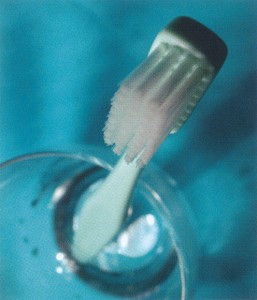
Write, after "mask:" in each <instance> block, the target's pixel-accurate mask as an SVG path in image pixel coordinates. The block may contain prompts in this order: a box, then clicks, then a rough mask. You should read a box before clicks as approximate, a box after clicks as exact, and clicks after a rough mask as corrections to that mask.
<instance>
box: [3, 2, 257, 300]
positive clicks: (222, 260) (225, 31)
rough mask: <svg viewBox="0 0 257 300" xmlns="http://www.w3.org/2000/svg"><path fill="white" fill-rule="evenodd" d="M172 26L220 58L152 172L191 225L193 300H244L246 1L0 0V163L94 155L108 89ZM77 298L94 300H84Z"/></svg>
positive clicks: (248, 114) (252, 32) (251, 211)
mask: <svg viewBox="0 0 257 300" xmlns="http://www.w3.org/2000/svg"><path fill="white" fill-rule="evenodd" d="M180 15H187V16H190V17H193V18H195V19H197V20H199V21H200V22H202V23H204V24H205V25H207V26H208V27H210V28H211V29H213V30H214V31H215V32H216V33H218V34H219V35H220V36H221V37H222V38H223V39H224V40H225V41H226V43H227V45H228V49H229V56H228V59H227V61H226V63H225V65H224V67H223V68H222V70H221V72H220V74H219V75H218V76H217V78H216V79H215V81H214V83H213V84H212V86H211V87H210V89H209V90H208V92H207V93H206V95H205V96H204V99H203V100H202V101H201V103H200V104H199V106H198V108H197V109H196V111H195V112H194V114H193V115H192V117H191V118H190V119H189V121H188V122H187V123H186V124H185V126H184V127H183V129H181V131H180V132H179V133H177V134H176V135H174V136H170V137H168V138H167V140H166V141H165V142H164V143H163V145H162V146H161V148H160V149H159V151H158V152H157V153H156V155H155V157H154V160H155V161H156V162H157V163H158V164H159V165H161V166H162V167H163V168H164V169H165V170H166V171H167V172H168V173H169V174H171V175H172V176H173V177H174V178H175V179H176V181H177V182H178V184H179V185H180V187H181V189H182V190H183V191H184V193H185V195H186V197H187V199H188V202H189V203H190V205H191V207H192V209H193V211H194V213H195V215H196V218H197V223H198V235H199V239H200V243H201V269H200V283H199V286H198V288H197V293H196V298H197V299H254V298H255V297H256V296H257V293H256V250H257V249H256V200H255V199H256V180H255V179H256V176H255V175H256V164H255V163H256V157H257V156H256V126H255V125H256V124H255V121H256V46H257V44H256V28H257V27H256V19H257V2H256V1H254V0H213V1H211V0H209V1H207V0H206V1H202V0H201V1H200V0H194V1H189V0H183V1H182V0H174V1H172V0H170V1H163V0H159V1H157V0H155V1H154V0H148V1H139V0H138V1H132V0H130V1H128V0H127V1H125V0H123V1H122V0H121V1H118V0H116V1H114V0H105V1H104V0H98V1H83V0H73V1H71V0H70V1H47V0H46V1H39V0H38V1H32V0H23V1H12V0H9V1H8V0H1V1H0V162H3V161H5V160H7V159H10V158H13V157H15V156H18V155H22V154H26V153H31V152H36V151H42V150H47V151H49V150H74V151H76V149H77V147H83V145H87V144H98V145H99V144H100V145H103V144H104V143H103V137H102V128H103V126H104V122H105V120H106V115H107V113H108V111H109V108H110V99H111V97H112V96H113V94H114V92H115V91H116V89H117V85H118V83H119V82H120V81H121V80H122V79H123V78H124V77H125V76H126V75H127V74H128V73H129V72H130V71H132V70H133V69H134V68H135V67H136V66H137V65H138V64H139V63H140V62H141V61H142V60H143V59H144V58H145V57H146V55H147V52H148V50H149V48H150V46H151V43H152V41H153V39H154V37H155V35H156V34H157V33H158V31H160V29H162V28H163V27H164V26H165V25H166V24H167V23H169V22H170V20H172V19H173V18H175V17H177V16H180ZM110 151H111V150H110ZM90 293H92V294H90ZM87 295H88V296H86V298H85V299H92V298H93V297H94V299H96V298H95V297H97V296H96V293H95V292H94V291H92V290H91V289H90V288H89V289H88V294H87Z"/></svg>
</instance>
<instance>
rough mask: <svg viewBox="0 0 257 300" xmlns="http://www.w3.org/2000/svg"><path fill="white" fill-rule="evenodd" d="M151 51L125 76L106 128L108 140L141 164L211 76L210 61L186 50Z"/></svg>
mask: <svg viewBox="0 0 257 300" xmlns="http://www.w3.org/2000/svg"><path fill="white" fill-rule="evenodd" d="M151 55H152V57H151ZM151 55H150V56H149V58H148V59H147V60H146V61H145V62H143V63H142V64H141V65H140V66H139V68H138V70H136V71H135V72H133V73H132V75H130V76H129V77H128V78H127V79H125V80H124V81H123V83H122V85H121V86H120V88H119V90H118V91H117V92H116V94H115V95H114V97H113V99H112V105H111V110H110V113H109V115H108V119H107V122H106V125H105V128H104V140H105V143H106V144H107V145H113V151H114V152H115V153H116V154H118V155H120V154H121V153H123V151H125V152H126V154H125V159H126V161H127V162H128V163H130V162H132V161H133V160H134V159H137V163H138V165H140V166H142V165H145V164H147V163H148V161H149V160H150V159H151V157H152V156H153V154H154V153H155V152H156V150H157V149H158V147H159V146H160V144H161V143H162V141H163V140H164V139H165V138H166V136H167V135H168V134H169V133H170V132H172V133H175V132H176V131H177V130H178V128H179V127H180V126H181V125H182V124H183V123H184V122H185V120H186V119H187V118H188V116H189V115H190V113H191V111H192V110H193V108H194V106H195V105H196V103H197V102H198V101H199V99H200V97H201V96H202V94H203V92H204V91H205V90H206V88H207V86H208V84H209V83H210V81H211V79H212V69H210V66H209V64H208V62H205V61H204V59H202V58H201V59H198V58H197V57H195V56H194V55H193V54H192V53H191V52H189V51H188V50H186V49H182V48H178V47H176V46H174V47H172V46H170V47H169V51H167V47H165V48H163V49H162V48H160V49H158V51H157V52H155V53H153V54H151ZM149 62H150V63H149Z"/></svg>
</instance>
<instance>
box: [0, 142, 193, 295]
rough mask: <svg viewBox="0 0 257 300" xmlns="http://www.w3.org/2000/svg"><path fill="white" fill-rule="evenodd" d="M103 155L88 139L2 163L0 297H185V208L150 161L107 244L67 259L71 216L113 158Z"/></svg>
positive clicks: (189, 229)
mask: <svg viewBox="0 0 257 300" xmlns="http://www.w3.org/2000/svg"><path fill="white" fill-rule="evenodd" d="M110 152H111V151H110V150H108V149H105V148H101V147H90V146H88V147H86V148H85V149H84V150H83V151H82V152H80V153H58V152H54V153H53V152H51V153H36V154H31V155H28V156H23V157H19V158H16V159H13V160H11V161H8V162H6V163H4V164H2V165H1V166H0V266H1V267H0V295H1V297H2V298H3V299H46V298H49V299H53V297H54V298H55V299H187V298H190V297H191V296H192V293H193V289H194V287H195V285H196V280H197V266H198V263H197V253H198V249H197V240H196V237H195V236H196V234H195V230H194V220H193V217H192V213H191V212H190V209H189V207H188V205H187V202H186V200H185V199H184V197H183V195H182V193H181V192H180V191H179V189H178V188H177V186H176V182H175V181H174V180H173V179H172V178H170V176H169V175H167V174H166V173H165V172H164V171H163V170H161V169H160V168H159V167H158V166H156V165H154V164H149V165H148V166H147V167H145V169H144V170H143V172H142V175H141V176H140V179H139V180H138V183H137V185H136V188H135V191H134V193H133V196H132V199H131V202H130V206H129V208H128V213H127V216H126V217H125V220H124V224H123V225H122V227H121V228H120V231H119V232H118V233H117V234H116V235H115V236H114V237H113V239H112V241H111V242H109V243H108V244H107V245H106V246H105V247H104V248H103V249H102V250H101V251H100V252H99V254H98V255H97V256H96V257H94V258H93V259H92V260H91V261H90V262H87V263H85V264H83V263H80V262H78V261H76V259H75V258H74V257H73V256H72V251H71V245H72V242H73V234H74V230H75V227H76V217H77V215H78V214H79V211H80V208H81V206H82V203H84V201H87V198H88V196H90V194H92V193H93V192H94V191H95V190H96V189H97V188H98V187H99V186H100V185H101V183H102V182H103V180H104V178H105V177H106V176H107V175H108V174H109V172H110V171H111V170H112V168H113V166H114V164H115V162H116V160H117V158H115V157H114V156H112V154H111V153H110ZM105 217H106V218H108V216H105ZM96 237H97V232H96ZM92 295H94V297H95V298H93V296H92Z"/></svg>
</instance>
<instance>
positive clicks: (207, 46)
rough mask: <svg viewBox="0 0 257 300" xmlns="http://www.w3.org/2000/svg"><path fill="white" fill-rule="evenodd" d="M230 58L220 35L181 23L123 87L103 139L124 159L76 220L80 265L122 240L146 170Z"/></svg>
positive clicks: (167, 32)
mask: <svg viewBox="0 0 257 300" xmlns="http://www.w3.org/2000/svg"><path fill="white" fill-rule="evenodd" d="M226 56H227V48H226V45H225V43H224V42H223V41H222V40H221V39H220V38H219V37H218V36H217V35H216V34H215V33H213V32H212V31H211V30H209V29H208V28H207V27H205V26H204V25H202V24H200V23H198V22H197V21H195V20H193V19H191V18H188V17H179V18H177V19H175V20H174V21H173V22H171V23H170V24H169V25H168V26H167V27H165V28H164V29H163V30H162V31H160V32H159V33H158V35H157V36H156V38H155V40H154V42H153V44H152V47H151V49H150V52H149V55H148V57H147V58H146V60H145V61H143V62H142V64H141V65H139V67H138V68H137V69H136V70H135V71H134V72H132V74H131V75H129V76H128V77H127V78H126V79H125V80H124V81H123V82H122V83H121V86H120V87H119V89H118V91H117V92H116V94H115V95H114V98H113V99H112V107H111V110H110V113H109V115H108V120H107V122H106V126H105V128H104V139H105V142H106V144H107V145H114V149H113V150H114V152H115V153H117V154H119V155H120V154H122V153H124V154H123V156H122V157H121V159H120V160H119V162H118V163H117V165H116V166H115V167H114V169H113V170H112V172H111V173H110V175H109V176H108V177H107V178H106V179H105V181H104V182H103V184H102V186H101V187H100V188H99V189H98V190H97V191H96V192H95V193H94V194H93V195H92V196H91V197H89V199H86V201H85V202H84V204H83V207H82V208H81V210H80V212H79V214H78V216H77V218H76V224H77V226H76V230H74V239H73V245H72V255H73V256H74V257H75V259H77V260H78V261H79V262H81V263H87V262H88V261H90V260H91V259H92V258H94V257H95V256H96V255H97V254H98V253H99V251H101V250H102V249H103V247H104V246H105V245H106V244H107V243H108V242H110V241H111V239H112V238H113V237H114V235H115V234H117V232H118V231H119V229H120V227H121V225H122V223H123V222H124V218H125V216H126V215H127V210H128V207H129V201H130V197H131V194H132V192H133V189H134V186H135V184H136V181H137V178H138V176H139V175H140V172H141V170H142V168H143V167H144V166H145V165H146V164H147V163H148V161H149V160H150V159H151V157H152V156H153V155H154V153H155V152H156V150H157V149H158V147H159V146H160V144H161V143H162V141H163V140H164V139H165V138H166V137H167V135H168V134H169V133H172V134H173V133H176V132H177V131H178V130H179V129H180V128H181V126H182V125H183V124H184V122H185V121H186V120H187V119H188V117H189V116H190V114H191V113H192V111H193V109H194V108H195V106H196V104H197V103H198V102H199V100H200V99H201V97H202V96H203V94H204V92H205V91H206V89H207V88H208V86H209V85H210V83H211V82H212V80H213V79H214V77H215V76H216V74H217V73H218V71H219V70H220V68H221V66H222V65H223V63H224V61H225V59H226Z"/></svg>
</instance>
